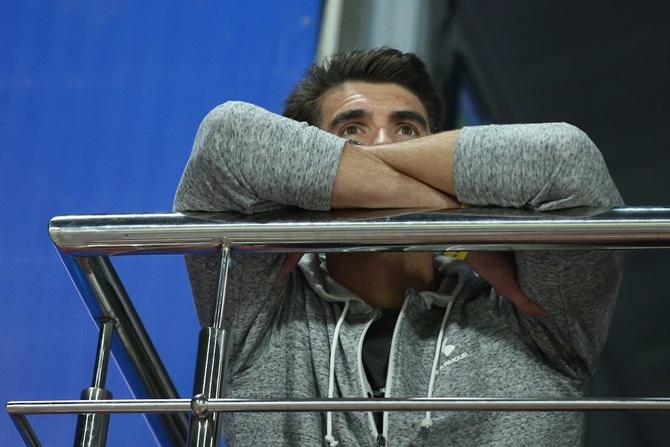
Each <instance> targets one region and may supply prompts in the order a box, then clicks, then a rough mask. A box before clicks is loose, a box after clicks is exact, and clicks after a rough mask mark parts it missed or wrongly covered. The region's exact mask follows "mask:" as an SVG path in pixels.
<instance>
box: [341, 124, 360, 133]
mask: <svg viewBox="0 0 670 447" xmlns="http://www.w3.org/2000/svg"><path fill="white" fill-rule="evenodd" d="M358 133H359V129H358V127H356V126H348V127H345V128H344V134H345V135H358Z"/></svg>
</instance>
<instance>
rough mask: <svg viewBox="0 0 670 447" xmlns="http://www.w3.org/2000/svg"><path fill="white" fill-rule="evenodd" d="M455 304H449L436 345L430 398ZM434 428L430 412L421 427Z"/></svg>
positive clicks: (429, 386)
mask: <svg viewBox="0 0 670 447" xmlns="http://www.w3.org/2000/svg"><path fill="white" fill-rule="evenodd" d="M453 304H454V302H453V301H449V304H447V309H446V310H445V311H444V316H443V317H442V324H441V325H440V334H439V335H438V337H437V344H436V345H435V355H434V356H433V368H432V370H431V372H430V380H429V381H428V398H429V399H430V398H431V397H433V386H434V385H435V376H436V375H437V365H438V363H439V361H440V352H441V351H442V344H443V339H444V341H446V337H445V336H444V332H445V328H446V327H447V320H448V319H449V314H450V313H451V306H452V305H453ZM432 426H433V419H432V417H431V414H430V411H426V417H425V418H424V419H423V421H421V427H423V428H430V427H432Z"/></svg>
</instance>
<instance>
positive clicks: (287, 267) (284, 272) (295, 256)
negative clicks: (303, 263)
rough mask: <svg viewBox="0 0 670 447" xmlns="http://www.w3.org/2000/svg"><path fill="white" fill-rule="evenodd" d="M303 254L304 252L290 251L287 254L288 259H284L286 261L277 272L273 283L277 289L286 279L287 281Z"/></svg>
mask: <svg viewBox="0 0 670 447" xmlns="http://www.w3.org/2000/svg"><path fill="white" fill-rule="evenodd" d="M302 255H304V253H290V254H288V255H286V259H284V263H283V264H282V266H281V269H279V273H277V277H276V278H275V280H274V282H273V283H272V287H273V288H275V289H276V288H278V287H281V286H282V285H283V284H284V281H286V278H287V277H288V275H289V273H291V272H292V271H293V269H294V268H295V266H296V265H298V262H300V259H301V258H302Z"/></svg>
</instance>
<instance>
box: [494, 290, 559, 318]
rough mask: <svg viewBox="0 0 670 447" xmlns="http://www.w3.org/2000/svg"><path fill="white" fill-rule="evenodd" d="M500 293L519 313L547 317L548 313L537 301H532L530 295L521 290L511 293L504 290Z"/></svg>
mask: <svg viewBox="0 0 670 447" xmlns="http://www.w3.org/2000/svg"><path fill="white" fill-rule="evenodd" d="M498 292H499V293H500V294H501V295H502V296H503V297H504V298H506V299H508V300H509V301H511V302H512V304H514V306H516V308H517V309H519V311H521V312H522V313H524V314H526V315H532V316H541V315H547V311H546V310H545V309H544V308H543V307H542V306H540V305H539V304H538V303H536V302H535V301H533V300H531V299H530V298H529V297H528V295H526V294H525V293H523V291H522V290H521V289H518V290H515V291H509V292H508V293H505V292H504V291H503V290H498Z"/></svg>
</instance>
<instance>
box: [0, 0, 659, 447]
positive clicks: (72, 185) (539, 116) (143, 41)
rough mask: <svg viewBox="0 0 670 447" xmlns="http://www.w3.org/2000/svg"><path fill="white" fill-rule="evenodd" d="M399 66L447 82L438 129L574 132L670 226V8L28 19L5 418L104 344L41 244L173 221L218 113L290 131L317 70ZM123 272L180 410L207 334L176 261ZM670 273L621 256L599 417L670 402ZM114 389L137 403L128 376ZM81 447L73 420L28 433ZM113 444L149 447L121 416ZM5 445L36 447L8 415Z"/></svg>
mask: <svg viewBox="0 0 670 447" xmlns="http://www.w3.org/2000/svg"><path fill="white" fill-rule="evenodd" d="M381 45H388V46H393V47H397V48H400V49H402V50H405V51H414V52H417V53H418V54H419V55H421V56H422V57H423V58H424V59H425V60H426V61H427V63H428V65H429V66H430V67H431V70H432V71H433V72H434V74H435V75H436V80H437V85H438V87H439V89H440V90H441V91H442V92H443V94H444V96H445V99H446V102H447V106H448V119H447V122H446V123H445V127H460V126H463V125H474V124H482V123H512V122H538V121H567V122H570V123H572V124H575V125H577V126H579V127H581V128H582V129H583V130H585V131H586V132H587V133H588V134H589V135H590V136H591V137H592V139H593V140H594V141H595V142H596V144H597V145H598V146H599V147H600V149H601V151H602V152H603V154H604V156H605V159H606V160H607V162H608V165H609V166H610V170H611V172H612V175H613V177H614V179H615V181H616V182H617V184H618V185H619V188H620V190H621V192H622V195H623V197H624V199H625V200H626V202H627V204H628V205H640V206H642V205H645V206H647V205H661V206H670V179H669V177H668V175H667V171H668V167H670V144H668V141H667V140H668V136H667V135H668V133H670V132H669V131H670V126H669V125H668V123H670V106H669V104H670V81H669V80H670V3H667V2H664V1H660V0H657V1H637V2H632V1H619V0H612V1H591V2H579V1H576V0H563V1H560V2H537V1H533V0H508V1H504V2H502V1H493V0H462V1H458V0H452V1H449V0H440V1H438V0H405V1H401V0H339V1H333V0H330V1H324V2H321V1H316V0H294V1H291V2H273V1H269V0H265V1H262V0H249V1H246V2H235V1H232V0H222V1H211V0H210V1H208V0H189V1H186V0H185V1H157V0H149V1H145V2H133V1H130V0H114V1H113V0H89V1H83V0H53V1H49V2H45V1H39V0H24V1H21V2H5V3H4V4H3V12H2V13H1V14H0V181H1V182H2V183H1V187H0V206H1V208H0V209H2V218H1V221H0V222H2V227H1V228H0V299H1V300H2V312H0V338H1V340H2V341H1V342H0V401H2V402H3V404H4V403H5V402H6V401H8V400H46V399H72V398H78V396H79V393H80V392H81V390H82V389H83V388H85V387H87V386H89V384H90V381H91V371H92V367H93V360H94V355H95V349H96V342H97V330H96V327H95V325H94V324H93V322H92V321H91V319H90V317H89V315H88V314H87V312H86V309H85V307H84V306H83V304H82V302H81V300H80V299H79V297H78V295H77V293H76V290H75V289H74V287H73V286H72V284H71V282H70V279H69V277H68V276H67V274H66V272H65V269H64V268H63V266H62V265H61V264H60V261H59V258H58V256H57V254H56V251H55V250H54V249H53V248H52V245H51V243H50V241H49V238H48V235H47V224H48V220H49V218H50V217H52V216H55V215H60V214H83V213H108V212H131V211H167V210H169V209H170V207H171V202H172V195H173V193H174V189H175V187H176V184H177V182H178V180H179V176H180V174H181V170H182V168H183V166H184V164H185V161H186V159H187V158H188V154H189V151H190V148H191V144H192V140H193V136H194V134H195V131H196V129H197V125H198V123H199V122H200V120H201V118H202V117H203V116H204V114H205V113H206V112H207V111H208V110H210V109H211V108H212V107H214V106H215V105H217V104H219V103H221V102H223V101H225V100H227V99H238V100H244V101H249V102H253V103H256V104H258V105H261V106H263V107H265V108H268V109H269V110H271V111H274V112H280V111H281V105H282V101H283V99H284V97H285V96H286V95H287V94H288V92H289V90H290V88H291V86H292V85H293V84H294V83H295V82H296V81H297V80H298V79H299V78H300V76H301V74H302V72H303V71H304V69H305V68H306V67H307V66H308V65H309V64H310V63H311V62H313V61H314V60H315V59H320V58H323V57H327V56H328V55H330V54H332V53H333V52H335V51H338V50H348V49H354V48H364V47H376V46H381ZM114 264H115V266H116V268H117V270H118V272H119V274H120V276H121V278H122V279H123V281H124V283H125V285H126V288H127V289H128V292H129V295H130V296H131V297H133V302H134V303H135V306H136V308H137V310H138V313H139V314H140V316H141V317H142V319H143V321H144V323H145V325H146V326H147V329H148V332H149V334H150V335H151V336H152V338H153V341H154V344H155V345H156V347H157V349H158V352H159V353H160V355H161V356H162V358H163V362H164V363H165V364H166V367H167V369H168V371H169V372H170V374H171V375H172V379H173V381H174V382H175V385H176V386H177V389H178V390H179V392H180V393H181V395H182V396H183V397H188V396H190V395H191V387H192V383H193V364H194V360H195V350H196V338H197V332H198V327H197V323H196V319H195V312H194V309H193V306H192V303H191V295H190V290H189V287H188V283H187V280H186V275H185V272H184V268H183V262H182V260H181V259H180V258H179V257H169V256H167V257H166V256H137V257H128V258H122V257H121V258H118V257H117V258H115V260H114ZM669 271H670V253H667V252H661V251H656V252H655V251H644V252H635V253H631V254H630V255H629V256H628V261H627V271H626V275H625V278H624V283H623V287H622V292H621V295H620V300H619V305H618V308H617V311H616V314H615V317H614V321H613V324H612V330H611V336H610V339H609V342H608V344H607V346H606V349H605V352H604V354H603V357H602V360H601V362H600V365H599V368H598V370H597V372H596V375H595V377H594V379H593V381H592V384H591V394H592V395H593V396H611V397H645V396H648V397H670V324H669V323H670V284H669V283H668V281H667V279H666V278H667V277H666V275H667V274H668V273H667V272H669ZM107 388H108V389H110V390H111V391H112V393H113V394H114V397H116V398H124V397H126V398H127V397H131V394H130V391H129V390H128V388H127V386H126V384H125V382H124V380H123V378H122V377H121V375H120V373H119V372H118V370H117V368H115V367H114V366H112V367H111V368H110V372H109V379H108V383H107ZM669 417H670V416H668V415H665V414H653V413H647V414H643V413H617V412H614V413H606V414H605V413H599V414H595V413H594V414H589V416H588V427H587V433H586V445H587V446H661V445H667V443H668V439H670V424H669V423H668V421H669V420H670V419H668V418H669ZM31 422H32V423H33V424H34V428H35V429H36V432H37V433H38V435H39V436H40V438H41V439H42V441H43V443H44V445H69V444H71V443H72V436H73V433H74V428H75V418H74V417H70V416H48V417H47V416H42V417H32V418H31ZM108 441H109V445H113V446H145V445H155V444H156V442H155V440H154V439H153V436H152V434H151V432H150V430H149V429H148V428H147V425H146V423H145V421H144V419H143V418H142V416H138V415H123V416H119V415H114V416H113V417H112V419H111V425H110V431H109V437H108ZM0 445H2V446H14V445H21V439H20V437H19V435H18V434H17V432H16V430H15V429H14V426H13V425H12V423H11V421H10V419H9V417H8V416H7V415H6V414H4V415H1V416H0Z"/></svg>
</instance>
